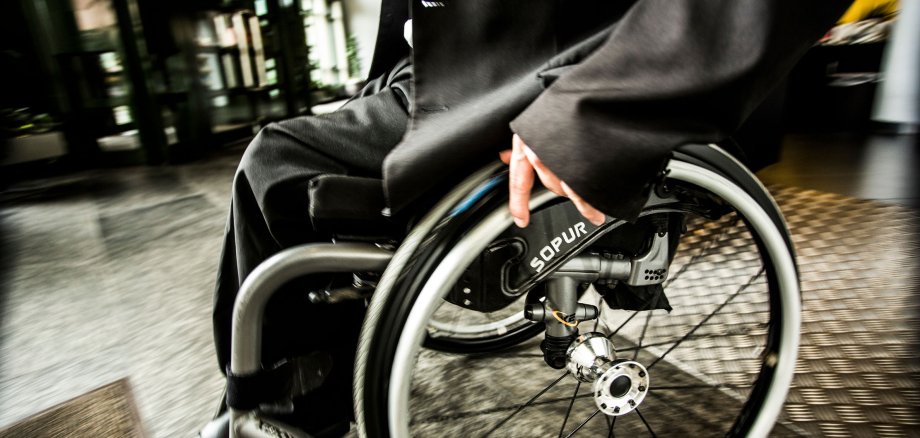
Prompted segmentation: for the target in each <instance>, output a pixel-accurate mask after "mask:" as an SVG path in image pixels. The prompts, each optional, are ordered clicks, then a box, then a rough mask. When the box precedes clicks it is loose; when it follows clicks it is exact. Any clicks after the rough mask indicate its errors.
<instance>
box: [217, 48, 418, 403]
mask: <svg viewBox="0 0 920 438" xmlns="http://www.w3.org/2000/svg"><path fill="white" fill-rule="evenodd" d="M411 75H412V69H411V66H410V65H409V63H408V61H407V60H404V61H402V62H400V63H399V64H398V65H397V66H396V67H395V68H394V69H393V70H392V71H391V72H389V73H388V74H386V75H383V76H381V77H380V78H377V79H375V80H373V81H371V82H369V83H368V85H367V86H365V87H364V89H363V90H361V92H360V93H359V94H358V95H357V96H355V97H354V98H352V99H351V100H350V101H349V102H347V103H346V104H345V105H344V106H342V108H340V109H339V110H338V111H336V112H334V113H330V114H324V115H320V116H304V117H297V118H293V119H290V120H285V121H282V122H278V123H272V124H270V125H267V126H266V127H265V128H263V129H262V130H261V131H260V132H259V134H258V135H257V136H256V137H255V138H254V139H253V140H252V142H251V143H250V144H249V146H248V147H247V149H246V152H245V153H244V155H243V158H242V160H241V161H240V165H239V168H238V169H237V172H236V176H235V178H234V180H233V197H232V200H231V207H230V215H229V220H228V222H227V229H226V236H225V240H224V246H223V251H222V253H221V256H220V265H219V267H218V275H217V290H216V294H215V299H214V314H213V324H214V339H215V343H216V348H217V357H218V362H219V365H220V368H221V371H225V370H226V366H227V363H228V360H229V357H230V328H231V320H232V312H233V303H234V300H235V299H236V295H237V292H238V290H239V287H240V285H241V284H242V282H243V280H244V279H245V278H246V276H247V275H249V273H250V272H252V270H253V269H254V268H255V267H256V266H257V265H258V264H259V263H261V262H262V261H263V260H265V259H266V258H268V257H270V256H272V255H273V254H275V253H277V252H279V251H280V250H282V249H284V248H288V247H291V246H294V245H298V244H303V243H309V242H319V241H324V240H328V239H329V236H325V235H322V234H321V233H318V232H317V231H315V230H314V228H313V226H312V223H311V220H310V216H309V214H308V207H309V204H310V200H309V198H308V190H307V187H308V185H309V183H310V180H311V179H313V178H315V177H316V176H318V175H323V174H339V175H354V176H364V177H377V178H380V177H381V167H382V164H383V159H384V157H385V156H386V155H387V153H389V152H390V150H391V149H392V148H393V147H394V146H396V144H397V143H398V142H399V140H400V139H401V138H402V136H403V134H404V133H405V131H406V124H407V123H408V111H409V107H408V105H409V99H408V96H409V82H410V80H411ZM342 202H348V200H344V199H343V200H342ZM326 281H329V279H328V278H304V279H301V280H298V281H295V282H293V283H292V284H288V285H286V286H285V287H284V288H283V289H282V290H281V291H279V293H277V294H276V296H275V297H274V298H272V300H271V301H270V302H269V304H268V307H267V309H266V323H265V327H264V331H263V338H264V339H263V358H262V361H263V364H271V363H274V362H276V361H278V360H280V359H282V358H286V357H292V356H296V355H300V354H305V353H308V352H311V351H315V350H322V351H325V352H328V353H330V354H331V355H332V360H333V365H332V372H331V373H330V374H329V375H328V376H327V378H326V383H324V385H323V387H322V388H320V389H321V390H320V391H319V392H320V393H323V398H321V400H323V403H325V404H326V406H325V407H328V408H329V409H331V410H336V411H342V410H343V409H344V410H345V412H347V415H351V397H350V394H351V373H352V364H353V362H354V354H355V352H354V350H355V345H356V340H357V337H358V332H359V331H360V326H361V319H362V318H363V313H364V306H363V303H353V304H336V305H324V306H316V305H312V304H310V303H309V302H308V301H307V299H306V295H307V292H308V291H309V290H310V288H311V287H315V286H319V285H320V284H321V283H322V282H326ZM330 397H331V398H330Z"/></svg>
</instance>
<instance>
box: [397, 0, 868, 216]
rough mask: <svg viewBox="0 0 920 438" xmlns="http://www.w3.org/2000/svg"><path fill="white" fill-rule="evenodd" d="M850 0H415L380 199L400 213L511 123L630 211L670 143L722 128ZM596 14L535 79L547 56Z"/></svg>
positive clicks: (462, 169) (562, 170) (479, 154)
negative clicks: (409, 102) (400, 113)
mask: <svg viewBox="0 0 920 438" xmlns="http://www.w3.org/2000/svg"><path fill="white" fill-rule="evenodd" d="M849 2H850V1H849V0H833V1H831V0H829V1H814V2H800V1H796V0H639V1H636V2H635V3H634V4H633V2H630V1H622V2H620V1H613V2H612V1H591V0H582V1H579V0H568V1H563V0H558V1H540V2H534V1H529V0H502V1H498V0H463V1H460V0H443V1H439V2H421V1H420V0H414V1H413V2H412V5H413V6H412V7H413V9H412V13H413V17H414V18H413V33H414V38H413V40H414V44H415V47H414V54H413V56H414V64H415V68H416V71H415V74H416V81H415V89H414V92H415V99H416V104H417V105H418V110H417V111H415V112H414V113H413V119H412V122H411V129H410V132H409V133H408V134H407V136H406V138H405V139H404V140H403V142H402V143H401V144H400V145H399V146H397V147H396V148H395V149H394V150H393V152H392V153H391V154H390V155H389V156H388V157H387V159H386V162H385V163H384V175H385V189H386V194H387V201H388V203H389V205H390V207H391V209H392V210H393V211H394V212H398V211H399V210H401V209H402V208H405V207H407V206H409V205H410V204H411V203H412V201H413V200H414V199H416V198H418V197H419V196H420V195H421V194H423V193H425V192H428V191H430V190H431V189H432V188H433V187H438V186H440V185H442V184H447V182H448V181H451V180H456V179H457V177H458V176H462V175H463V174H465V173H467V172H469V171H470V169H473V168H475V167H476V166H479V165H480V164H481V163H482V161H483V160H485V159H493V157H494V156H495V153H496V152H497V151H499V150H501V149H507V148H508V147H509V146H510V137H511V130H512V129H513V130H514V132H517V133H518V134H520V135H521V137H522V138H523V139H524V140H525V141H526V142H528V144H529V145H530V146H531V147H532V148H533V149H534V150H535V151H536V152H537V155H539V156H540V157H541V159H542V160H543V161H544V162H545V163H546V164H547V166H549V168H550V169H552V170H554V171H555V172H556V173H557V174H558V175H559V176H560V177H561V178H562V179H563V180H565V181H567V182H568V183H569V185H571V186H572V188H574V189H575V191H576V192H578V193H579V194H581V195H582V196H583V197H584V198H585V199H586V200H587V201H589V202H590V203H592V204H594V205H595V206H597V207H599V208H600V209H601V210H603V211H604V212H605V213H608V214H610V215H613V216H617V217H621V218H626V219H631V218H634V217H635V215H636V214H637V213H638V211H639V208H640V207H641V205H642V204H643V203H644V201H645V199H646V197H647V192H648V188H649V183H650V182H651V181H652V180H653V179H654V177H655V175H656V174H657V173H658V171H659V170H660V168H661V166H662V165H663V164H664V163H665V161H666V160H667V158H668V156H669V154H670V152H671V151H672V150H673V148H675V147H677V146H679V145H681V144H684V143H690V142H713V141H718V140H721V139H723V138H725V137H726V136H727V135H729V134H730V133H731V131H732V130H734V129H735V128H736V127H737V125H738V124H739V123H740V122H742V121H743V120H744V118H745V117H746V115H747V114H748V113H749V112H750V111H751V110H752V109H753V108H754V107H755V106H756V105H757V103H758V102H759V101H760V100H761V99H762V98H763V97H764V96H765V94H766V93H767V92H768V91H769V89H770V88H771V87H772V86H774V85H775V84H776V83H777V82H779V81H780V80H781V79H782V76H783V75H784V74H785V72H787V71H788V70H789V69H790V68H791V66H792V64H793V63H794V62H795V60H796V59H797V58H798V57H799V56H800V55H801V54H802V53H803V52H804V51H805V50H806V49H807V48H808V47H810V46H811V45H812V44H813V43H814V41H816V40H817V39H818V38H819V37H820V36H821V35H822V34H823V33H824V32H825V31H826V30H827V29H829V28H830V27H831V26H832V25H833V23H834V20H835V19H836V18H837V17H839V16H840V14H842V12H843V11H844V10H845V8H846V6H847V5H848V3H849ZM432 3H434V4H438V5H443V6H439V7H431V5H432ZM630 6H631V7H630ZM627 9H628V10H627ZM624 11H625V15H623V14H624ZM614 22H616V24H615V25H613V23H614ZM581 23H588V24H589V25H587V26H581ZM602 25H608V26H611V28H612V31H611V33H610V35H609V37H608V38H607V39H606V41H604V43H603V44H602V45H601V46H600V47H599V48H598V49H597V50H596V51H594V52H593V53H591V54H590V56H587V57H586V58H584V59H583V60H580V61H581V62H580V63H579V65H578V66H577V67H574V68H572V69H571V70H569V71H567V72H565V73H564V74H563V75H561V76H560V77H559V79H558V80H557V81H556V82H555V83H553V84H552V85H551V86H550V87H549V88H548V89H547V90H546V92H543V90H542V85H543V83H542V82H543V80H542V79H541V78H540V77H539V73H540V72H541V71H542V70H540V67H541V65H543V64H545V65H546V66H547V67H549V66H550V65H552V64H554V63H553V62H552V61H551V59H552V58H553V57H554V56H557V54H558V53H560V52H562V51H563V50H564V49H566V48H568V47H570V46H571V45H572V44H574V43H575V42H576V41H579V40H581V39H584V38H585V37H586V36H587V35H589V34H590V33H591V32H593V31H595V30H596V28H597V26H602ZM394 44H396V42H394ZM402 44H404V43H402ZM556 67H558V66H556ZM522 93H524V94H522ZM528 93H530V94H528ZM541 93H542V94H541ZM537 95H539V96H540V97H539V98H536V97H537ZM509 122H513V123H511V126H510V129H509Z"/></svg>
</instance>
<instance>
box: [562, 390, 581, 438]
mask: <svg viewBox="0 0 920 438" xmlns="http://www.w3.org/2000/svg"><path fill="white" fill-rule="evenodd" d="M580 388H581V380H579V381H578V384H577V385H575V393H574V394H572V401H571V402H569V408H568V409H567V410H566V411H565V418H563V419H562V427H560V428H559V436H560V437H562V434H563V433H564V432H565V424H566V423H568V422H569V415H570V414H571V413H572V406H574V405H575V399H576V398H578V390H579V389H580Z"/></svg>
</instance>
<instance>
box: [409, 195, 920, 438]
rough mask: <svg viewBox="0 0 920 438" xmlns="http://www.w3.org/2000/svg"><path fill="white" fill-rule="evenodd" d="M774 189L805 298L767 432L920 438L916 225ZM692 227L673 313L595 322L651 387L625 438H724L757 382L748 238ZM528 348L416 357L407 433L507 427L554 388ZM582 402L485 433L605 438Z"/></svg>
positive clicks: (559, 393)
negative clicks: (789, 380) (792, 369)
mask: <svg viewBox="0 0 920 438" xmlns="http://www.w3.org/2000/svg"><path fill="white" fill-rule="evenodd" d="M771 191H772V192H773V193H774V196H775V197H776V199H777V202H778V203H779V204H780V206H781V208H782V210H783V211H784V213H785V215H786V218H787V220H788V222H789V226H790V229H791V230H792V234H793V239H794V241H795V245H796V248H797V251H798V263H799V268H800V272H801V280H802V292H803V296H802V299H803V313H802V334H801V348H800V352H799V360H798V363H797V371H796V372H797V374H796V377H795V380H794V383H793V386H792V388H791V391H790V394H789V397H788V399H787V402H786V405H785V409H784V412H783V414H782V415H781V418H780V421H779V422H778V424H777V425H776V427H775V428H774V430H773V435H774V436H827V437H875V436H891V437H896V436H897V437H901V436H903V437H911V436H920V360H918V359H920V281H918V277H917V274H918V268H920V266H918V261H917V258H916V255H917V254H918V252H920V247H918V231H920V214H918V212H917V211H916V210H912V209H908V208H904V207H899V206H894V205H889V204H883V203H879V202H875V201H861V200H855V199H852V198H847V197H843V196H839V195H833V194H828V193H822V192H816V191H808V190H801V189H795V188H786V187H772V189H771ZM690 228H691V230H693V231H692V232H691V233H688V234H687V235H685V236H684V238H683V241H682V243H681V248H682V249H683V252H679V253H678V256H677V258H676V259H675V261H674V266H673V267H672V269H671V277H670V279H669V284H668V285H667V289H666V290H667V291H668V298H669V299H670V301H671V305H672V306H673V307H674V311H673V312H671V313H670V314H667V313H666V312H664V311H663V310H656V311H654V312H640V313H635V312H626V311H618V310H610V309H606V310H604V311H603V312H602V316H601V321H600V322H599V324H598V327H599V330H600V331H603V332H605V333H611V332H613V331H615V330H616V331H617V333H616V336H614V337H613V340H614V342H615V344H616V345H617V349H618V352H619V353H618V354H620V355H621V356H620V357H621V358H627V359H630V358H635V359H636V360H638V361H639V362H640V363H644V364H645V365H646V366H648V367H649V371H650V375H651V376H652V381H653V383H652V384H651V386H652V388H653V390H652V391H653V392H651V393H649V394H650V395H649V397H648V398H646V401H645V402H643V404H642V406H641V409H642V410H643V411H644V412H645V415H644V416H643V417H642V418H636V417H637V416H633V417H631V418H630V417H629V416H623V417H617V418H618V421H617V424H616V430H615V431H616V434H617V435H619V436H648V435H651V434H650V433H649V431H654V433H655V434H657V435H662V436H718V435H722V434H724V431H725V430H726V429H727V427H728V426H730V425H731V422H732V420H733V418H734V415H735V413H736V412H737V410H738V409H739V408H740V405H741V403H742V402H743V400H745V399H746V398H747V394H748V393H749V392H750V390H751V388H750V387H751V383H752V382H753V379H754V378H756V376H757V374H758V372H759V367H760V361H761V359H760V357H761V353H762V346H763V345H764V342H765V338H766V322H767V320H768V319H767V316H768V313H767V312H768V310H769V309H768V307H769V303H768V300H767V298H768V297H767V293H766V289H767V288H766V280H765V278H764V275H763V271H762V269H761V263H760V260H759V258H757V254H756V253H755V252H754V248H755V247H754V245H753V243H752V240H751V236H750V235H749V233H747V231H746V230H745V229H744V227H743V225H742V224H741V223H740V222H739V221H737V220H736V219H734V218H733V217H726V218H723V219H721V220H720V221H719V222H716V223H708V224H705V225H704V226H699V227H697V228H694V226H693V224H691V227H690ZM598 300H599V297H597V296H596V295H593V296H586V297H585V298H584V299H583V301H589V302H590V301H594V302H595V303H599V301H598ZM707 315H709V316H708V317H707ZM630 317H632V318H630ZM624 321H629V322H626V323H624ZM583 331H585V330H583ZM688 332H690V333H691V335H690V336H684V334H686V333H688ZM538 342H539V339H537V340H533V341H531V342H529V343H527V344H526V345H523V346H522V347H521V348H519V349H515V350H513V351H511V352H506V353H503V354H500V355H498V356H495V357H490V358H482V357H465V356H455V355H445V354H441V353H435V352H425V353H423V354H422V356H421V358H420V371H419V372H418V373H417V375H416V384H415V385H414V386H413V396H414V397H415V398H416V400H417V401H416V402H415V405H414V411H413V417H412V418H413V420H412V423H413V432H414V434H415V435H418V436H461V435H462V436H481V435H483V434H486V433H487V432H488V431H489V430H491V429H492V428H493V427H494V425H495V424H497V423H499V422H501V421H503V419H505V418H508V417H509V416H510V414H512V413H514V412H515V411H517V409H518V408H519V407H520V406H521V405H522V404H523V403H525V402H526V400H528V399H529V398H530V397H531V396H533V395H534V393H535V392H536V391H539V390H540V388H543V387H544V386H545V385H546V384H547V383H548V382H552V381H554V380H555V379H557V378H558V377H559V376H560V375H561V372H558V371H555V370H551V369H549V368H548V367H546V366H544V365H543V363H542V360H541V358H540V354H539V349H538V347H537V343H538ZM637 346H641V347H642V348H641V352H640V353H639V354H636V353H635V352H636V351H640V349H639V348H637ZM662 356H666V358H665V359H664V360H661V361H660V363H655V362H658V361H657V358H659V357H662ZM649 364H652V365H649ZM652 366H654V367H655V368H654V369H652ZM521 376H526V379H524V380H525V384H523V385H522V384H521V383H520V382H521V379H520V377H521ZM531 382H532V385H531V384H529V383H531ZM566 384H567V385H566ZM445 388H449V390H448V391H447V394H445ZM713 389H715V390H713ZM573 395H577V397H575V398H574V401H573ZM590 395H591V390H590V389H589V387H588V385H584V384H583V385H581V387H580V388H579V387H577V386H576V384H575V381H574V379H572V378H570V377H565V378H563V380H562V383H560V384H558V385H554V386H551V387H550V389H549V390H547V391H546V393H545V394H544V395H542V396H541V397H540V398H539V399H538V401H537V402H536V403H534V405H535V407H534V408H528V409H527V410H525V411H521V413H519V414H517V415H515V416H512V419H510V420H508V421H507V423H505V424H504V425H503V426H502V428H501V429H499V430H497V431H495V432H493V433H492V434H491V435H490V436H515V437H516V436H520V437H528V436H547V435H557V434H560V436H565V435H567V434H568V433H570V432H571V431H572V430H575V429H576V428H577V427H581V429H580V430H579V433H578V435H579V436H582V435H583V436H610V435H611V434H610V430H611V428H610V427H609V426H610V421H611V420H610V419H606V418H604V417H603V416H602V415H598V416H597V418H592V417H590V416H589V414H590V413H591V412H592V411H593V410H594V409H595V408H594V407H593V400H592V398H591V397H590ZM653 395H654V397H653ZM567 410H569V411H571V412H572V415H571V418H570V419H568V420H566V424H565V425H562V422H563V421H562V413H564V412H566V411H567ZM723 417H724V418H723Z"/></svg>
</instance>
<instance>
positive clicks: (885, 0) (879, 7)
mask: <svg viewBox="0 0 920 438" xmlns="http://www.w3.org/2000/svg"><path fill="white" fill-rule="evenodd" d="M899 9H900V8H899V5H898V0H856V1H855V2H853V4H852V5H850V9H847V11H846V12H845V13H844V14H843V17H840V20H839V21H837V24H846V23H853V22H856V21H859V20H864V19H866V18H886V19H887V18H892V17H893V16H895V15H897V14H898V10H899Z"/></svg>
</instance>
